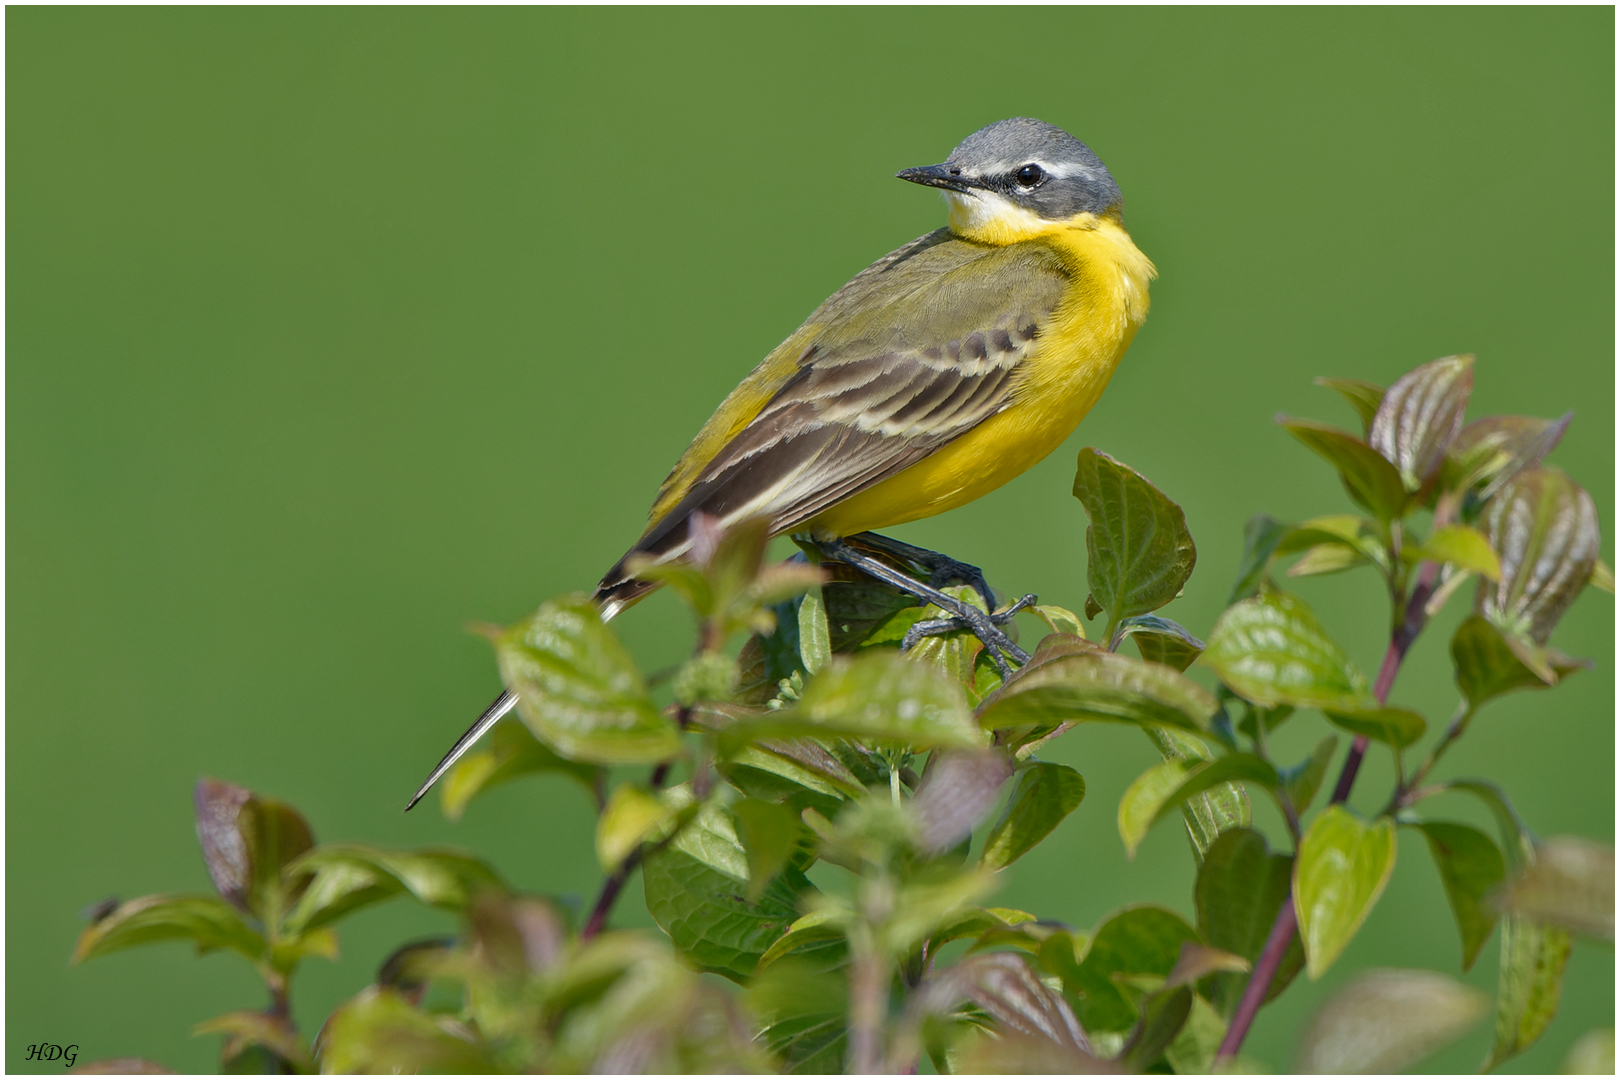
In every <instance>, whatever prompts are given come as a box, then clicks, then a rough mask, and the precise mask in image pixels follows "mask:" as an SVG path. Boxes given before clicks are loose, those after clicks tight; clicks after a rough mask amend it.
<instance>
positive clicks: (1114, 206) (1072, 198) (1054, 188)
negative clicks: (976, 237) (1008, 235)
mask: <svg viewBox="0 0 1620 1080" xmlns="http://www.w3.org/2000/svg"><path fill="white" fill-rule="evenodd" d="M895 175H896V176H898V177H899V178H900V179H902V180H910V181H911V182H912V183H914V184H925V185H927V186H929V187H937V188H943V189H944V190H945V191H947V192H950V193H953V194H954V196H956V197H953V198H951V199H950V201H951V203H952V208H953V210H954V209H956V208H957V207H958V206H959V205H961V206H963V207H971V204H970V203H968V200H970V199H971V200H976V201H978V202H980V203H984V204H1001V205H1002V206H1005V203H1011V204H1012V207H1016V208H1018V209H1020V210H1022V211H1024V212H1026V213H1030V214H1033V215H1034V216H1036V217H1038V218H1040V219H1041V220H1043V221H1068V220H1069V219H1071V218H1073V217H1074V216H1075V215H1076V214H1082V213H1090V214H1104V213H1108V212H1114V213H1118V212H1119V211H1120V209H1121V208H1122V206H1123V204H1124V197H1123V196H1122V195H1121V194H1120V191H1119V185H1118V184H1116V183H1114V178H1113V176H1111V175H1110V174H1109V172H1108V167H1107V166H1105V165H1104V164H1103V163H1102V160H1101V159H1100V158H1098V157H1097V155H1096V154H1094V153H1092V152H1091V148H1090V147H1089V146H1087V145H1086V144H1085V143H1083V142H1081V141H1080V140H1079V139H1077V138H1075V137H1074V136H1073V135H1070V134H1069V133H1068V132H1067V131H1064V130H1063V129H1062V128H1060V127H1058V126H1057V125H1055V124H1048V123H1045V122H1044V121H1041V120H1032V119H1029V118H1028V117H1022V116H1019V117H1014V118H1013V119H1011V120H1002V121H999V122H997V123H994V124H991V125H990V126H989V127H985V128H980V129H979V130H978V131H975V132H974V133H973V134H972V135H969V136H968V137H967V138H965V139H963V140H962V142H961V145H959V146H958V147H957V148H956V149H955V150H952V151H951V156H950V158H949V159H947V160H946V161H945V163H944V164H942V165H926V166H923V167H921V168H916V169H902V170H901V171H900V172H898V173H896V174H895ZM998 197H999V198H998ZM1003 200H1005V203H1003ZM1009 209H1010V208H1009ZM990 210H991V206H989V205H985V206H983V207H982V210H981V212H983V211H990Z"/></svg>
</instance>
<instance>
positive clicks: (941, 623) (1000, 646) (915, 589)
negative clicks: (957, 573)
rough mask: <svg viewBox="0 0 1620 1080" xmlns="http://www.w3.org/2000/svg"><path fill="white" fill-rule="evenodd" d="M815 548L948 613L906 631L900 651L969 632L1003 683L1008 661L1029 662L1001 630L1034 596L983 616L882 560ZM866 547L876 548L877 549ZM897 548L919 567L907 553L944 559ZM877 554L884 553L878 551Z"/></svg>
mask: <svg viewBox="0 0 1620 1080" xmlns="http://www.w3.org/2000/svg"><path fill="white" fill-rule="evenodd" d="M872 535H873V534H871V533H862V534H861V535H860V539H861V540H863V541H864V540H867V539H868V538H870V537H871V536H872ZM878 539H880V540H882V541H884V542H885V543H890V544H893V543H897V541H892V540H888V539H887V538H886V537H879V538H878ZM815 544H816V547H817V548H818V549H820V551H821V554H822V557H823V558H827V559H833V560H836V561H837V562H841V563H846V564H848V565H850V566H853V567H855V568H856V569H858V570H860V571H861V572H862V573H865V574H867V575H869V576H871V577H874V578H876V579H877V580H879V581H881V582H884V583H885V584H888V585H892V586H894V587H895V588H896V589H899V590H900V591H901V592H906V593H910V594H911V595H912V596H915V597H917V598H918V599H919V600H925V601H927V602H928V603H930V604H933V605H935V606H936V607H938V608H941V609H942V610H944V611H948V612H950V613H951V615H950V617H949V618H945V619H930V620H928V621H927V622H922V623H918V624H917V625H916V626H913V627H912V628H911V629H910V630H909V631H907V633H906V636H905V639H904V640H903V641H902V642H901V643H900V647H901V648H902V649H908V648H910V647H911V646H913V645H915V644H916V643H917V642H918V641H919V640H921V639H922V638H925V637H931V636H933V635H935V634H945V633H949V632H951V631H953V630H972V631H973V635H974V636H975V637H977V638H978V639H979V640H980V641H982V642H984V647H985V648H986V649H988V650H989V651H990V659H992V660H994V661H995V663H996V666H997V667H998V668H1000V669H1001V675H1002V678H1004V679H1005V678H1008V677H1010V676H1011V675H1012V668H1011V667H1009V666H1008V664H1007V660H1008V658H1010V659H1012V661H1013V662H1014V663H1016V664H1019V665H1023V664H1026V663H1028V662H1029V654H1028V653H1026V652H1025V651H1024V650H1023V649H1020V648H1019V647H1018V646H1017V644H1016V643H1014V642H1013V640H1012V638H1010V637H1008V636H1007V634H1006V633H1005V632H1004V631H1003V630H1002V629H1001V627H1002V626H1005V625H1006V624H1007V623H1008V622H1009V621H1011V619H1012V617H1013V616H1014V615H1016V614H1018V612H1020V611H1022V610H1023V609H1024V608H1026V607H1028V606H1029V605H1031V604H1033V603H1035V596H1034V594H1030V595H1029V596H1025V597H1023V598H1021V599H1020V600H1019V601H1018V602H1017V603H1015V604H1013V605H1012V606H1011V607H1009V608H1008V609H1007V610H1005V611H992V612H990V613H986V612H983V611H980V610H979V609H978V608H976V607H974V606H973V605H972V604H966V603H963V602H962V601H960V600H958V599H956V598H955V597H953V596H949V595H947V594H946V593H943V592H940V591H939V589H937V588H935V587H934V586H933V585H927V584H924V583H923V582H920V581H917V580H914V579H913V578H910V577H908V576H907V575H905V574H903V573H901V572H900V571H899V570H896V569H895V568H894V567H892V566H890V565H889V564H888V563H885V562H883V561H882V560H881V559H878V558H876V557H874V556H872V555H867V554H865V553H863V552H861V551H859V550H857V549H856V548H855V547H854V546H852V545H850V544H848V543H846V542H845V541H843V540H817V541H815ZM868 546H873V547H876V545H868ZM900 546H901V547H903V548H906V549H909V551H908V552H907V553H903V554H902V553H898V552H897V553H896V554H897V555H899V557H901V558H905V559H909V560H910V561H913V562H918V563H921V561H922V560H920V559H917V558H915V557H914V556H912V555H910V554H909V552H918V553H921V554H922V555H928V556H934V557H935V558H937V559H942V560H943V559H944V556H936V555H935V553H934V552H931V551H926V550H924V549H922V548H913V547H912V546H911V545H910V544H904V545H900ZM879 550H883V549H881V548H879ZM947 561H949V562H952V563H954V562H955V560H947ZM956 565H957V566H965V565H966V564H963V563H956ZM968 569H969V570H972V571H973V573H974V574H976V575H978V578H979V581H980V582H982V581H983V580H984V575H983V574H979V572H978V570H977V569H975V568H973V567H968ZM976 588H977V586H976ZM981 591H982V593H983V594H984V595H986V596H988V595H989V591H990V590H989V587H988V586H984V587H983V589H982V590H981ZM990 603H991V604H992V605H993V604H994V601H993V600H991V601H990Z"/></svg>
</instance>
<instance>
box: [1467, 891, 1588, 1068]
mask: <svg viewBox="0 0 1620 1080" xmlns="http://www.w3.org/2000/svg"><path fill="white" fill-rule="evenodd" d="M1571 945H1572V942H1571V940H1570V936H1569V931H1567V930H1561V929H1559V928H1558V927H1556V926H1547V925H1544V924H1542V923H1536V922H1532V921H1530V920H1529V919H1521V918H1519V917H1518V916H1516V915H1508V916H1505V917H1504V918H1503V919H1502V965H1501V969H1500V972H1499V973H1498V975H1497V983H1496V1039H1495V1042H1494V1043H1493V1044H1492V1046H1491V1052H1490V1053H1489V1054H1488V1055H1487V1056H1486V1058H1485V1064H1483V1065H1481V1066H1480V1070H1479V1071H1480V1072H1490V1071H1491V1070H1492V1069H1494V1068H1496V1067H1497V1066H1498V1065H1500V1064H1502V1062H1504V1061H1507V1060H1508V1059H1509V1058H1513V1057H1517V1056H1518V1055H1520V1054H1522V1053H1524V1052H1525V1051H1526V1050H1528V1049H1529V1048H1530V1045H1531V1044H1532V1043H1534V1042H1535V1041H1536V1040H1537V1039H1539V1038H1541V1036H1542V1033H1543V1032H1545V1031H1546V1030H1547V1026H1548V1025H1549V1024H1551V1023H1552V1021H1553V1017H1554V1016H1555V1015H1556V1014H1557V1012H1558V999H1559V996H1560V995H1561V994H1562V992H1563V985H1564V966H1565V965H1566V964H1568V963H1569V952H1570V947H1571Z"/></svg>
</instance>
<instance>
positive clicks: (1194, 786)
mask: <svg viewBox="0 0 1620 1080" xmlns="http://www.w3.org/2000/svg"><path fill="white" fill-rule="evenodd" d="M1170 764H1171V763H1170V762H1166V763H1165V765H1160V766H1155V768H1154V769H1150V770H1148V772H1147V773H1146V774H1144V775H1143V776H1141V777H1138V778H1137V780H1136V782H1135V783H1133V784H1132V785H1131V786H1130V788H1128V789H1126V793H1125V798H1124V799H1122V800H1121V801H1120V804H1119V834H1120V837H1121V838H1122V839H1123V840H1124V841H1125V851H1126V854H1128V855H1131V856H1133V857H1134V856H1135V854H1136V848H1137V845H1139V844H1140V843H1141V842H1142V838H1143V837H1144V836H1146V835H1147V831H1148V829H1150V828H1151V827H1152V826H1153V825H1154V824H1156V823H1157V822H1159V821H1161V820H1163V818H1164V817H1165V815H1167V814H1169V813H1170V812H1171V811H1173V810H1176V809H1179V808H1180V807H1181V805H1182V804H1183V803H1184V802H1186V801H1187V800H1188V799H1190V798H1192V797H1193V796H1194V795H1197V794H1199V793H1201V792H1204V791H1208V790H1209V789H1210V788H1212V787H1215V786H1216V785H1217V784H1226V783H1237V782H1240V781H1249V782H1251V783H1256V784H1259V785H1260V786H1261V787H1263V788H1265V789H1266V791H1267V792H1269V793H1271V794H1272V795H1273V797H1275V794H1276V789H1277V788H1278V786H1279V785H1280V784H1281V782H1282V781H1281V780H1280V778H1279V777H1278V776H1277V770H1276V769H1274V768H1272V766H1271V763H1270V762H1268V761H1266V760H1265V759H1263V758H1260V757H1256V756H1255V755H1253V754H1241V753H1240V754H1227V755H1226V756H1224V757H1220V758H1216V759H1215V760H1214V761H1202V762H1190V763H1189V762H1176V763H1175V764H1177V765H1185V764H1191V765H1192V767H1191V768H1190V769H1187V770H1186V771H1185V773H1183V774H1181V775H1180V777H1179V783H1176V784H1175V786H1174V787H1172V788H1170V790H1168V791H1165V792H1164V793H1163V794H1162V796H1160V797H1159V800H1158V801H1157V803H1154V802H1153V801H1152V796H1153V794H1155V793H1156V790H1157V789H1158V787H1159V783H1160V781H1161V779H1168V778H1169V775H1170V774H1169V773H1168V772H1167V773H1166V774H1165V775H1164V777H1162V778H1161V777H1158V776H1156V772H1157V770H1162V769H1165V766H1167V765H1170ZM1149 777H1153V778H1154V779H1152V780H1150V779H1149ZM1144 781H1148V782H1147V783H1145V784H1144V783H1143V782H1144ZM1138 785H1141V787H1140V788H1139V786H1138Z"/></svg>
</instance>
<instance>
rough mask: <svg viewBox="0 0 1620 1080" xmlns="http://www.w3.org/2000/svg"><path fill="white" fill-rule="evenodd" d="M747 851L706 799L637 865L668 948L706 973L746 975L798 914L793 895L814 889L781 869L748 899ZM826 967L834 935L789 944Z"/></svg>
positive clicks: (837, 950)
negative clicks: (664, 843)
mask: <svg viewBox="0 0 1620 1080" xmlns="http://www.w3.org/2000/svg"><path fill="white" fill-rule="evenodd" d="M749 876H750V870H749V865H748V853H747V852H746V851H745V850H744V849H743V846H742V841H741V840H740V838H739V837H738V835H737V825H736V819H735V818H734V817H732V815H731V814H730V813H729V812H728V811H725V810H723V809H721V808H719V807H716V806H712V805H706V806H704V808H703V810H702V811H701V812H700V813H699V814H698V816H697V817H696V818H694V819H693V820H692V821H691V822H690V823H688V824H687V825H686V827H685V828H683V829H681V830H680V832H678V833H676V834H675V839H674V840H673V841H671V842H670V844H669V845H668V846H666V847H664V848H662V849H660V850H658V851H654V852H651V853H649V854H648V856H647V858H646V860H645V861H644V863H643V865H642V885H643V888H644V889H645V891H646V897H647V911H648V913H649V914H651V915H652V917H653V920H654V921H655V922H656V923H658V925H659V926H660V927H662V928H663V930H664V932H665V933H666V934H668V935H669V937H670V940H671V941H673V942H674V943H675V947H676V948H678V949H679V950H681V952H682V953H684V954H685V955H686V957H687V958H688V959H689V960H691V961H692V962H693V963H694V964H696V965H697V966H699V967H701V968H703V969H704V970H706V971H713V972H717V973H718V974H721V975H724V976H726V977H727V978H728V979H732V980H734V981H737V982H744V981H746V980H748V979H750V978H752V977H753V975H754V972H755V971H756V970H757V969H758V967H759V963H760V958H761V957H762V956H763V955H764V954H765V950H766V949H768V948H770V946H771V943H772V942H774V941H776V939H777V938H779V937H781V936H782V934H783V933H784V932H785V931H786V930H787V929H788V927H789V926H790V925H792V924H793V923H794V921H795V920H797V919H798V917H799V905H800V901H801V898H802V897H803V896H805V895H806V894H814V893H815V886H813V885H811V884H810V882H809V881H808V880H806V879H805V877H804V875H803V874H802V873H801V872H800V871H798V870H797V869H795V868H794V867H793V866H791V865H790V866H787V867H785V868H784V869H783V870H782V872H781V873H780V874H778V875H777V876H776V877H774V878H772V879H771V880H770V881H769V882H768V883H767V884H766V886H765V888H764V890H763V892H762V893H761V894H760V897H759V899H758V900H757V901H749V900H748V898H747V896H746V895H745V894H746V893H747V891H748V881H749ZM790 951H791V952H793V953H794V955H801V956H804V957H805V958H806V959H815V960H817V961H818V962H822V963H824V965H825V966H827V967H830V966H832V963H833V962H835V961H836V960H837V959H838V958H839V957H841V955H842V952H843V943H842V941H841V940H840V941H833V942H826V941H820V942H812V943H809V944H807V945H805V946H803V947H801V948H798V949H794V950H790Z"/></svg>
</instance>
